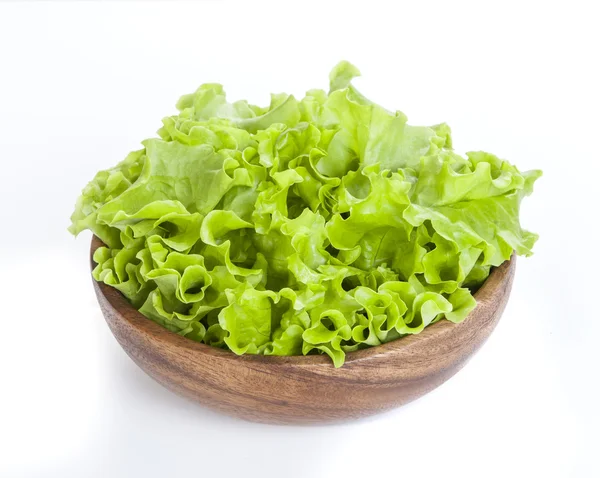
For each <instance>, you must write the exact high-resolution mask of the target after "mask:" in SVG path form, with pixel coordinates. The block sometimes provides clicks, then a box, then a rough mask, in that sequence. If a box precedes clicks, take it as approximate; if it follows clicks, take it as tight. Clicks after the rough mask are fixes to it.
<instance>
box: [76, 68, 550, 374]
mask: <svg viewBox="0 0 600 478" xmlns="http://www.w3.org/2000/svg"><path fill="white" fill-rule="evenodd" d="M358 75H359V71H358V69H357V68H356V67H354V66H353V65H351V64H350V63H348V62H341V63H340V64H339V65H337V66H336V67H335V68H334V69H333V71H332V72H331V75H330V90H329V93H326V92H325V91H323V90H317V89H315V90H310V91H308V92H307V93H306V96H305V97H304V98H302V99H301V100H297V99H296V98H294V97H293V96H291V95H286V94H274V95H271V102H270V104H269V106H267V107H259V106H255V105H251V104H249V103H247V102H245V101H237V102H234V103H229V102H228V101H227V99H226V95H225V92H224V90H223V87H222V86H221V85H219V84H205V85H202V86H200V88H198V89H197V90H196V91H195V92H194V93H192V94H189V95H185V96H183V97H181V99H180V100H179V102H178V103H177V109H178V110H179V113H178V114H176V115H173V116H169V117H166V118H164V119H163V125H162V127H161V128H160V130H159V131H158V135H159V138H152V139H147V140H145V141H143V142H142V145H143V149H141V150H139V151H134V152H132V153H130V154H129V155H128V156H127V157H126V158H125V160H124V161H122V162H121V163H119V164H118V165H117V166H115V167H114V168H111V169H109V170H106V171H101V172H99V173H98V174H97V175H96V176H95V177H94V179H93V180H92V181H91V182H90V183H89V184H88V185H87V186H86V187H85V189H84V190H83V192H82V195H81V197H80V198H79V200H78V201H77V204H76V206H75V211H74V213H73V215H72V217H71V222H72V225H71V227H70V228H69V230H70V231H71V232H72V233H73V234H79V233H80V232H81V231H83V230H86V229H88V230H91V231H92V232H93V233H94V234H95V235H97V236H98V237H99V238H100V239H101V240H102V241H103V242H104V244H105V245H106V247H101V248H99V249H98V250H97V251H96V253H95V254H94V261H95V262H96V264H97V266H96V268H95V269H94V271H93V276H94V278H95V279H96V280H97V281H101V282H104V283H105V284H108V285H110V286H112V287H115V288H116V289H118V290H119V291H120V292H121V293H122V294H123V295H124V296H125V297H127V298H128V299H129V300H130V301H131V303H132V304H133V306H134V307H136V308H137V309H139V310H140V312H141V313H142V314H144V315H145V316H146V317H148V318H149V319H151V320H153V321H155V322H157V323H159V324H161V325H162V326H164V327H166V328H167V329H169V330H171V331H173V332H175V333H178V334H180V335H182V336H185V337H188V338H190V339H192V340H196V341H200V342H204V343H206V344H209V345H211V346H215V347H222V348H227V349H229V350H231V351H233V352H234V353H236V354H244V353H248V354H265V355H299V354H313V353H324V354H327V355H328V356H329V357H331V359H332V362H333V364H334V365H335V366H336V367H339V366H342V364H343V363H344V359H345V355H346V353H348V352H351V351H354V350H358V349H361V348H365V347H371V346H377V345H379V344H382V343H386V342H389V341H391V340H397V339H401V337H403V336H405V335H407V334H416V333H419V332H421V331H422V330H423V328H425V327H427V326H428V325H430V324H432V323H435V322H437V321H439V320H442V319H446V320H450V321H452V322H460V321H462V320H464V319H465V317H466V316H467V315H468V314H469V312H470V311H471V310H472V309H473V308H474V307H475V305H476V303H475V299H474V298H473V291H474V290H476V289H477V288H478V287H479V286H480V285H481V284H482V283H483V282H484V281H485V279H486V278H487V276H488V275H489V272H490V270H491V268H492V267H495V266H498V265H500V264H501V263H502V262H504V261H505V260H508V259H509V258H510V256H511V254H512V253H513V252H516V253H517V254H521V255H526V256H527V255H530V254H531V250H532V247H533V245H534V243H535V241H536V239H537V236H536V235H535V234H533V233H530V232H528V231H526V230H524V229H522V228H521V225H520V222H519V207H520V203H521V200H522V199H523V198H524V197H525V196H527V195H529V194H531V192H532V190H533V184H534V182H535V180H536V179H537V178H538V177H539V176H540V175H541V172H540V171H527V172H521V171H519V170H518V169H517V168H516V167H515V166H513V165H512V164H510V163H508V162H507V161H504V160H502V159H500V158H497V157H496V156H494V155H492V154H489V153H486V152H481V151H479V152H469V153H467V154H466V157H463V156H461V155H459V154H457V153H456V152H454V150H453V149H452V138H451V133H450V128H449V127H448V125H446V124H443V123H442V124H438V125H433V126H413V125H409V124H408V123H407V118H406V116H405V115H404V114H403V113H401V112H390V111H388V110H386V109H384V108H382V107H381V106H379V105H377V104H374V103H373V102H371V101H370V100H368V99H367V98H366V97H365V96H364V95H362V94H361V93H360V92H359V91H358V90H357V89H356V88H355V87H354V86H353V84H352V80H353V79H354V78H355V77H357V76H358Z"/></svg>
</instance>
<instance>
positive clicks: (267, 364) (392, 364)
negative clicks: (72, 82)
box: [92, 238, 516, 424]
mask: <svg viewBox="0 0 600 478" xmlns="http://www.w3.org/2000/svg"><path fill="white" fill-rule="evenodd" d="M101 244H102V243H101V242H100V241H99V240H98V239H97V238H94V239H93V240H92V253H93V251H94V250H96V248H97V247H99V246H100V245H101ZM515 263H516V260H515V257H514V256H513V258H512V259H511V260H510V261H507V262H505V263H504V264H503V265H502V266H500V267H498V268H496V269H494V270H493V271H492V273H491V274H490V276H489V278H488V279H487V281H486V282H485V283H484V285H483V286H482V287H481V288H480V289H479V291H477V293H476V294H475V298H476V299H477V307H476V308H475V310H474V311H473V312H471V314H470V315H469V316H468V317H467V319H466V320H465V321H464V322H462V323H460V324H453V323H451V322H449V321H446V320H443V321H441V322H438V323H436V324H433V325H431V326H430V327H427V328H426V329H425V330H424V331H423V332H421V333H420V334H417V335H412V336H407V337H404V338H402V339H400V340H396V341H394V342H390V343H387V344H384V345H380V346H377V347H372V348H369V349H365V350H360V351H357V352H351V353H348V354H347V356H346V362H345V364H344V365H343V367H341V368H339V369H335V368H334V367H333V365H332V363H331V360H330V359H329V357H327V356H324V355H321V356H308V357H303V356H302V357H274V356H257V355H244V356H237V355H235V354H233V353H232V352H229V351H226V350H221V349H217V348H214V347H211V346H208V345H205V344H201V343H198V342H194V341H192V340H190V339H186V338H185V337H181V336H179V335H177V334H175V333H172V332H170V331H168V330H166V329H165V328H163V327H161V326H160V325H158V324H156V323H154V322H152V321H151V320H148V319H147V318H146V317H144V316H143V315H142V314H140V313H139V312H138V311H137V310H135V309H134V308H133V307H132V306H131V305H130V304H129V303H128V302H127V300H126V299H125V298H124V297H123V296H122V295H121V294H120V292H118V291H117V290H116V289H114V288H112V287H109V286H107V285H105V284H101V283H97V282H96V281H93V282H94V289H95V291H96V296H97V298H98V302H99V303H100V308H101V309H102V313H103V314H104V318H105V319H106V322H107V323H108V325H109V327H110V329H111V331H112V333H113V335H114V336H115V337H116V339H117V340H118V342H119V344H121V347H123V349H124V350H125V352H127V354H128V355H129V356H130V357H131V358H132V360H133V361H134V362H135V363H136V364H138V365H139V366H140V368H142V370H144V371H145V372H146V373H147V374H148V375H150V376H151V377H152V378H154V379H155V380H156V381H158V382H159V383H161V384H162V385H164V386H165V387H167V388H168V389H170V390H172V391H173V392H176V393H178V394H180V395H182V396H184V397H187V398H190V399H192V400H194V401H196V402H198V403H201V404H202V405H205V406H208V407H211V408H213V409H216V410H219V411H221V412H223V413H227V414H229V415H234V416H237V417H240V418H243V419H246V420H251V421H258V422H267V423H280V424H299V423H322V422H330V421H338V420H346V419H351V418H358V417H363V416H368V415H372V414H375V413H379V412H382V411H384V410H389V409H391V408H394V407H398V406H400V405H403V404H405V403H408V402H410V401H412V400H415V399H416V398H419V397H421V396H422V395H424V394H426V393H427V392H429V391H431V390H433V389H434V388H436V387H438V386H439V385H441V384H442V383H443V382H445V381H446V380H448V379H449V378H450V377H452V376H453V375H454V374H455V373H456V372H458V371H459V370H460V369H461V368H462V367H463V366H464V365H465V363H466V362H467V361H468V359H469V358H470V357H471V356H472V355H473V354H474V353H475V352H476V351H477V350H478V349H479V348H480V347H481V345H483V343H484V342H485V341H486V339H487V338H488V337H489V335H490V334H491V333H492V331H493V330H494V327H495V326H496V324H497V323H498V321H499V320H500V316H501V315H502V312H503V311H504V307H505V306H506V303H507V301H508V296H509V294H510V289H511V286H512V281H513V276H514V273H515Z"/></svg>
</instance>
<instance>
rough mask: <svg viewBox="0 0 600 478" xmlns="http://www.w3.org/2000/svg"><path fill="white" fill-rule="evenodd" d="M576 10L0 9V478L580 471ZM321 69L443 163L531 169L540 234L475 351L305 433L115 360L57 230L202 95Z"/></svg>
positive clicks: (587, 66) (592, 84) (586, 432)
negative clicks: (444, 373)
mask: <svg viewBox="0 0 600 478" xmlns="http://www.w3.org/2000/svg"><path fill="white" fill-rule="evenodd" d="M594 3H597V2H593V1H590V2H587V3H584V2H577V1H565V2H552V1H544V2H527V1H521V2H515V3H512V2H507V1H502V2H484V1H480V2H472V3H464V2H454V1H452V2H451V1H443V2H442V1H439V2H438V1H427V2H417V1H413V2H410V3H404V2H397V1H394V2H389V3H387V4H385V3H378V2H375V1H371V0H368V1H362V2H349V1H347V2H343V3H339V4H336V3H334V2H325V1H321V2H319V3H316V4H313V3H310V2H306V1H298V2H291V1H283V0H280V1H278V2H276V3H270V4H267V3H261V2H255V1H247V2H244V3H239V4H236V3H233V2H198V3H181V4H179V3H178V4H175V3H169V4H167V3H155V2H152V3H137V2H136V3H134V2H125V3H104V4H100V3H97V4H91V3H76V2H73V3H64V4H49V3H46V2H42V3H3V4H0V208H1V209H0V211H1V219H0V311H1V312H0V323H1V324H2V328H1V331H0V384H1V385H0V387H1V388H2V390H1V391H0V476H2V477H11V478H12V477H15V478H17V477H61V478H68V477H103V476H110V477H134V476H143V477H158V476H169V477H171V476H244V477H248V478H250V477H258V476H260V477H265V476H276V477H284V476H285V477H286V478H294V477H311V478H313V477H315V478H319V477H334V478H335V477H342V476H343V477H359V476H371V477H372V476H409V477H413V476H435V477H438V476H443V477H446V478H451V477H455V476H456V477H461V478H468V477H478V478H479V477H482V476H483V477H486V478H490V477H502V478H505V477H528V478H529V477H538V476H539V477H545V478H550V477H570V476H575V477H593V476H600V470H599V467H598V464H597V456H596V455H597V449H598V444H599V442H600V441H599V434H598V430H600V420H599V415H600V411H599V410H600V408H599V403H600V396H599V393H598V392H599V391H598V379H599V376H600V374H599V371H598V366H599V365H600V360H599V358H600V354H599V352H598V351H599V349H600V342H599V339H598V333H599V332H600V330H599V305H600V301H599V300H598V295H599V293H600V289H599V286H598V279H599V273H598V270H599V266H600V264H599V255H600V253H599V242H598V241H599V236H598V232H599V231H600V229H599V227H598V220H599V218H600V215H599V213H598V206H599V205H600V204H599V203H600V201H599V200H598V195H599V194H600V183H599V179H598V178H599V173H600V167H599V159H600V158H599V152H598V151H599V148H598V142H599V138H600V120H599V108H600V95H599V91H600V90H599V88H600V86H599V85H600V76H599V75H598V71H597V68H598V59H599V54H598V47H599V46H600V35H599V33H598V23H597V22H598V14H597V13H595V12H594V11H593V6H594ZM341 59H348V60H350V61H352V62H354V63H355V64H356V65H357V66H358V67H359V68H360V69H361V70H362V72H363V75H364V76H363V78H361V79H359V80H357V82H356V84H357V86H358V87H359V89H361V91H362V92H363V93H364V94H366V95H367V96H369V97H371V98H373V99H374V100H376V101H378V102H381V103H383V104H384V105H385V106H387V107H388V108H390V109H401V110H402V111H404V112H405V113H406V114H407V115H408V117H409V120H410V121H411V122H412V123H414V124H433V123H437V122H441V121H446V122H448V123H449V124H450V125H451V127H452V128H453V133H454V140H455V145H456V148H457V150H459V151H460V152H464V151H467V150H477V149H485V150H488V151H490V152H493V153H495V154H497V155H499V156H501V157H503V158H507V159H509V160H511V161H512V162H514V163H516V164H517V165H519V167H521V168H522V169H530V168H541V169H543V170H544V172H545V175H544V177H543V178H542V179H540V180H539V182H538V186H537V190H536V192H535V194H534V195H533V196H532V197H530V198H528V199H527V200H526V201H525V203H524V209H523V214H522V217H523V224H524V225H525V226H526V227H527V228H529V229H531V230H534V231H536V232H538V233H540V235H541V239H540V241H539V242H538V244H537V245H536V248H535V255H534V256H533V257H531V258H529V259H521V260H520V261H519V264H518V270H517V276H516V280H515V284H514V289H513V294H512V297H511V300H510V303H509V305H508V308H507V309H506V312H505V314H504V316H503V319H502V320H501V322H500V324H499V326H498V328H497V329H496V331H495V332H494V334H493V335H492V337H491V339H490V340H489V342H488V343H487V344H486V345H485V347H484V348H483V349H482V350H481V351H480V352H479V354H478V355H477V356H476V357H475V358H474V359H473V360H472V361H471V363H470V364H469V365H468V366H467V367H466V368H465V369H464V370H463V371H462V372H460V373H459V374H458V375H457V376H456V377H455V378H453V379H451V380H450V381H449V382H447V383H446V384H445V385H443V386H442V387H440V388H439V389H437V390H436V391H434V392H432V393H431V394H429V395H428V396H426V397H424V398H422V399H421V400H419V401H417V402H415V403H413V404H410V405H408V406H406V407H404V408H401V409H399V410H396V411H393V412H390V413H388V414H385V415H382V416H379V417H376V418H372V419H369V420H363V421H359V422H356V423H348V424H344V425H336V426H324V427H276V426H266V425H257V424H252V423H245V422H242V421H238V420H234V419H231V418H228V417H224V416H221V415H217V414H215V413H213V412H211V411H208V410H206V409H204V408H202V407H199V406H197V405H194V404H192V403H190V402H187V401H185V400H183V399H180V398H178V397H176V396H174V395H172V394H171V393H169V392H167V391H166V390H164V389H162V388H161V387H160V386H159V385H157V384H156V383H154V382H153V381H152V380H151V379H150V378H148V377H147V376H145V375H144V374H143V372H141V370H139V369H138V368H137V367H136V366H135V365H134V364H133V363H132V362H131V361H130V360H129V359H128V358H127V357H126V355H125V354H124V352H123V351H122V350H121V349H120V347H119V346H118V345H117V343H116V341H115V340H114V339H113V337H112V336H111V334H110V332H109V330H108V328H107V327H106V325H105V323H104V321H103V319H102V316H101V314H100V311H99V309H98V306H97V304H96V302H95V298H94V296H93V291H92V287H91V282H90V277H89V269H88V256H87V249H88V245H89V239H90V236H89V235H87V234H86V235H82V237H80V238H79V239H77V240H75V239H73V238H72V237H70V236H69V235H68V233H67V232H66V227H67V226H68V223H69V222H68V217H69V215H70V213H71V209H72V207H73V204H74V202H75V199H76V197H77V196H78V194H79V191H80V190H81V188H82V187H83V186H84V185H85V183H86V182H87V181H88V180H89V179H91V177H92V176H93V174H94V173H95V172H96V171H97V170H99V169H104V168H107V167H110V166H112V165H114V164H115V163H117V162H118V161H119V160H121V159H122V158H124V157H125V155H126V153H127V152H129V151H130V150H133V149H137V148H138V147H139V142H140V141H141V140H142V139H144V138H146V137H149V136H152V135H154V132H155V131H156V129H157V128H158V127H159V126H160V119H161V118H162V117H163V116H165V115H167V114H171V113H173V112H174V104H175V102H176V100H177V98H178V97H179V96H180V95H181V94H183V93H187V92H190V91H193V90H194V89H195V88H196V87H197V86H198V85H199V84H200V83H203V82H208V81H218V82H221V83H224V84H225V86H226V89H227V91H228V93H229V94H230V98H233V99H239V98H248V99H250V100H252V101H253V102H258V103H261V104H263V103H266V102H267V101H268V93H270V92H272V91H287V92H291V93H294V94H295V95H302V94H303V92H304V91H305V90H307V89H309V88H313V87H323V88H326V87H327V75H328V73H329V70H330V68H331V67H333V65H334V64H335V63H337V62H338V61H339V60H341Z"/></svg>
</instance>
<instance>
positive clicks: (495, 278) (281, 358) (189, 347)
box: [90, 235, 516, 370]
mask: <svg viewBox="0 0 600 478" xmlns="http://www.w3.org/2000/svg"><path fill="white" fill-rule="evenodd" d="M102 246H104V243H103V242H102V241H101V240H100V239H99V238H98V237H97V236H95V235H94V236H93V237H92V241H91V247H90V266H91V270H93V269H94V267H95V265H96V263H95V262H94V260H93V255H94V252H95V251H96V249H98V248H99V247H102ZM515 266H516V254H515V253H513V254H512V256H511V258H510V259H509V260H507V261H504V262H503V263H502V264H501V265H500V266H498V267H493V268H492V270H491V271H490V275H489V276H488V278H487V279H486V280H485V282H484V283H483V284H482V285H481V287H480V288H479V289H478V290H477V291H476V292H475V294H474V297H475V300H476V301H477V306H476V307H475V308H474V309H473V310H472V311H471V312H470V313H469V315H468V316H467V317H466V318H465V319H464V320H463V321H462V322H460V323H454V322H451V321H449V320H445V319H444V320H440V321H439V322H436V323H435V324H432V325H429V326H427V327H425V328H424V329H423V330H422V331H421V332H419V333H418V334H413V335H407V336H404V337H401V338H400V339H396V340H392V341H391V342H387V343H385V344H380V345H375V346H371V347H367V348H365V349H361V350H356V351H352V352H346V358H345V361H344V365H343V366H342V367H341V369H344V368H346V369H347V368H348V366H350V365H351V364H357V363H358V362H362V361H365V360H369V359H373V358H375V357H380V356H382V355H388V354H389V353H391V352H400V351H402V352H404V353H405V352H407V349H410V348H412V347H415V346H418V345H419V344H422V343H423V342H424V341H430V340H433V339H435V338H439V337H440V336H443V335H445V334H448V333H451V331H453V330H456V329H457V328H458V327H461V326H462V327H465V326H468V325H469V322H470V321H472V320H473V318H474V317H477V316H478V314H477V312H478V311H480V310H481V309H485V308H487V307H489V306H490V305H491V304H492V302H493V299H494V297H495V296H496V295H497V293H498V290H499V289H500V288H502V286H503V285H505V284H506V283H510V281H511V279H512V277H513V275H514V270H515ZM92 282H93V284H94V288H95V290H96V294H97V295H98V298H99V299H100V296H102V298H104V299H105V301H106V302H107V303H108V305H109V306H110V307H111V308H112V309H113V310H114V312H115V313H116V314H118V316H119V317H120V318H121V319H122V320H125V321H126V322H127V325H128V326H129V327H132V328H134V329H136V330H137V331H138V332H140V333H143V334H146V335H150V336H152V337H153V338H154V339H155V340H159V341H162V342H167V343H168V344H169V345H170V346H173V347H176V348H179V349H182V350H185V351H187V352H192V353H200V354H204V355H209V356H211V357H214V358H218V359H221V360H235V361H243V362H246V363H248V364H249V365H250V364H252V363H254V364H257V365H258V364H260V365H262V366H264V365H266V364H268V365H271V366H277V365H281V366H290V365H294V366H299V367H314V366H318V367H323V366H325V367H333V361H332V360H331V358H330V357H329V356H328V355H326V354H318V355H254V354H242V355H237V354H235V353H234V352H232V351H231V350H225V349H221V348H218V347H214V346H212V345H208V344H205V343H202V342H196V341H194V340H191V339H189V338H187V337H184V336H181V335H179V334H177V333H175V332H172V331H170V330H168V329H166V328H165V327H163V326H161V325H159V324H157V323H156V322H154V321H153V320H150V319H148V318H147V317H145V316H144V315H142V313H141V312H139V311H138V310H137V309H135V307H133V305H131V303H129V301H127V299H126V298H125V296H123V295H122V294H121V292H119V291H118V290H117V289H115V288H114V287H111V286H109V285H107V284H104V283H103V282H98V281H96V280H95V279H94V278H93V277H92ZM109 325H110V324H109ZM341 369H339V370H341Z"/></svg>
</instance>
